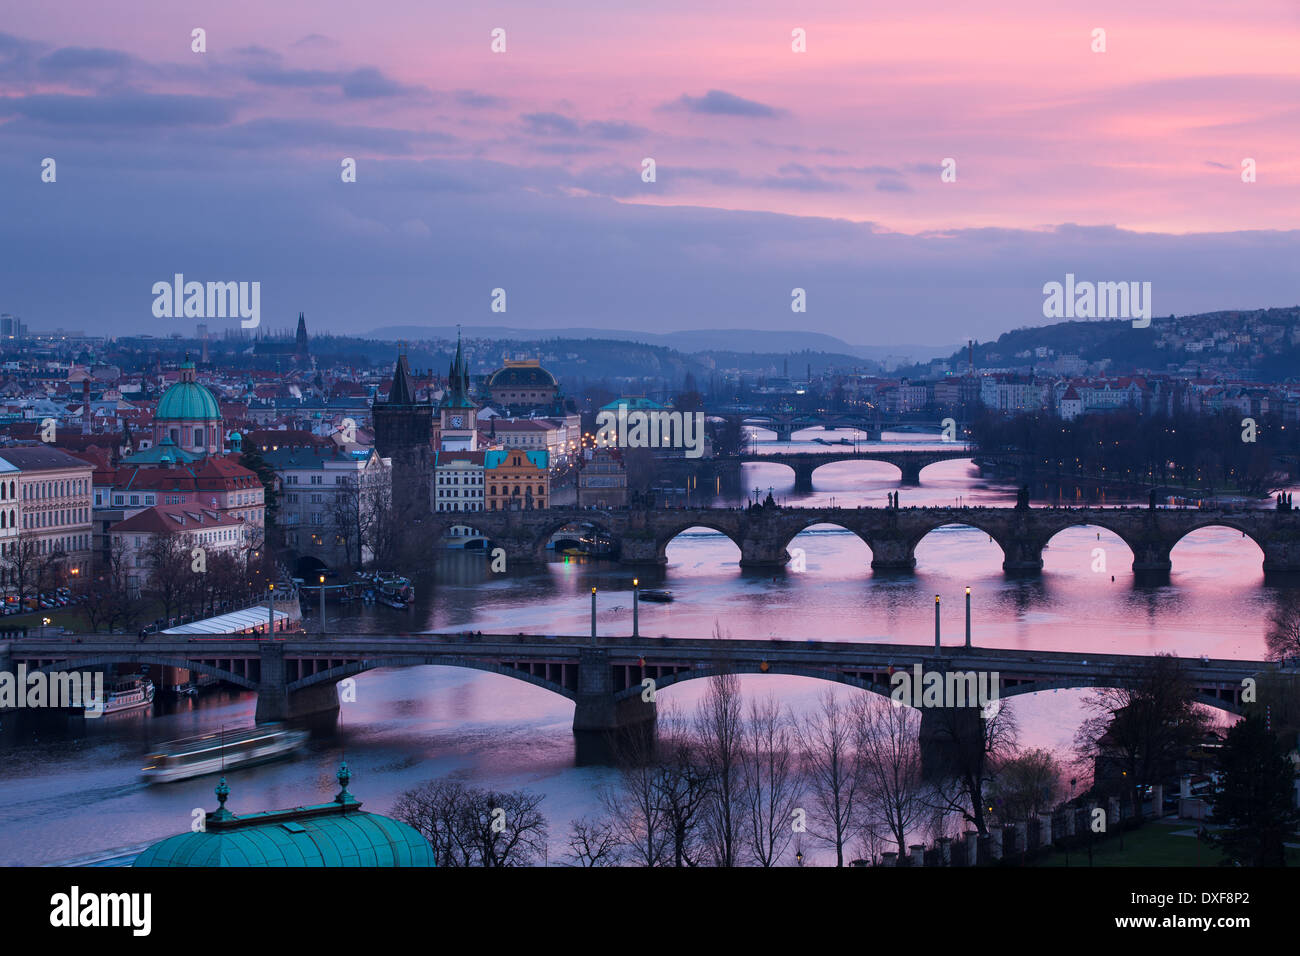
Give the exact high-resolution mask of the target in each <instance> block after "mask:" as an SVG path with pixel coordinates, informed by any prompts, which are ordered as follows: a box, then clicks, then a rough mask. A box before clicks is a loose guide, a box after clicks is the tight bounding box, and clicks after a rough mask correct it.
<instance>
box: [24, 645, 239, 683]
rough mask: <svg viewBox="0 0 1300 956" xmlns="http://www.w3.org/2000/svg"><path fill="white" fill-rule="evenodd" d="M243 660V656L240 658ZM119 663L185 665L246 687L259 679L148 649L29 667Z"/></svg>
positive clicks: (90, 667)
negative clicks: (138, 652) (141, 651)
mask: <svg viewBox="0 0 1300 956" xmlns="http://www.w3.org/2000/svg"><path fill="white" fill-rule="evenodd" d="M239 659H240V660H242V659H243V658H239ZM118 664H148V665H149V666H150V667H154V666H157V667H183V668H185V669H186V670H191V671H195V672H197V673H199V674H209V675H211V676H213V677H215V678H217V679H218V680H224V681H229V682H230V683H232V684H236V685H238V686H239V687H243V688H245V689H246V690H256V689H257V681H255V680H252V679H251V678H248V677H245V676H243V675H242V674H236V673H235V672H234V671H228V670H226V669H225V668H223V667H217V666H215V665H212V664H207V663H204V662H203V661H196V660H187V659H186V658H183V657H169V656H166V655H160V654H150V653H148V652H145V653H141V654H97V655H94V656H91V657H77V658H76V659H74V660H65V661H55V662H54V663H52V664H44V665H42V666H41V667H37V668H28V673H31V674H36V673H40V674H49V673H53V672H54V671H79V670H98V669H101V668H109V667H114V666H116V665H118Z"/></svg>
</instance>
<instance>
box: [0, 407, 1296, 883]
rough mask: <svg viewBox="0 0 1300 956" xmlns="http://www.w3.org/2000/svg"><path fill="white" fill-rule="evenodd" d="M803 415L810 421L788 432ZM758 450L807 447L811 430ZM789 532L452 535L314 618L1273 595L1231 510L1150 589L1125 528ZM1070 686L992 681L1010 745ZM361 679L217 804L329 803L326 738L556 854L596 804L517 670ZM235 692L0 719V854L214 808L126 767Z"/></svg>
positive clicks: (123, 831) (1061, 717)
mask: <svg viewBox="0 0 1300 956" xmlns="http://www.w3.org/2000/svg"><path fill="white" fill-rule="evenodd" d="M814 434H815V435H818V436H820V435H822V434H823V433H821V432H816V433H805V435H807V436H809V437H811V436H812V435H814ZM844 434H850V433H847V432H846V433H844ZM826 437H828V438H834V437H838V436H837V435H834V434H831V433H826ZM893 437H898V438H903V437H905V436H893ZM909 444H917V445H918V447H920V445H919V444H918V443H909ZM764 447H767V448H770V449H772V450H775V449H777V448H782V449H787V448H794V449H797V450H818V449H819V448H821V446H818V445H816V444H813V443H811V442H807V441H796V442H793V443H786V444H783V445H780V446H778V445H776V444H775V443H772V444H769V445H766V446H764ZM897 447H907V446H906V445H900V446H897ZM821 450H829V449H824V448H821ZM744 469H745V470H744V487H745V488H747V489H753V488H755V487H757V488H760V489H761V490H762V493H763V494H766V493H767V490H768V489H769V488H771V489H772V490H773V493H774V494H775V495H776V497H778V498H783V499H788V500H789V501H790V503H791V504H795V505H829V504H831V503H832V498H833V499H834V503H835V504H839V505H843V506H844V507H856V506H857V505H859V504H863V505H883V504H884V503H885V495H886V493H887V492H889V491H892V490H895V489H896V488H897V481H898V472H897V469H895V468H893V467H891V466H889V465H886V464H883V463H870V462H842V463H836V464H831V465H826V466H823V467H822V468H821V469H820V470H819V471H818V472H817V473H816V475H815V477H814V484H815V488H816V490H815V491H814V492H813V493H812V494H810V495H803V496H795V494H794V492H793V483H794V478H793V474H792V473H791V472H790V471H789V470H788V469H786V468H783V467H781V466H778V465H764V464H761V463H759V464H753V465H746V466H744ZM902 495H903V499H902V500H903V504H904V506H907V505H910V504H916V505H948V504H953V503H955V501H956V499H957V498H958V497H959V496H960V497H961V498H962V499H963V502H964V503H965V504H970V505H981V504H982V505H999V506H1006V505H1012V504H1014V502H1015V489H1014V488H1011V487H1009V486H1003V485H995V484H988V483H985V482H982V481H981V480H980V479H979V478H978V477H977V476H976V474H975V471H974V468H973V466H972V465H971V464H970V462H969V461H949V462H942V463H939V464H936V465H932V466H931V467H929V468H928V469H926V471H925V472H924V474H923V475H922V485H921V487H919V488H905V489H902ZM725 503H728V504H731V503H734V502H725ZM1099 534H1100V538H1099V537H1098V535H1099ZM1099 546H1100V547H1102V548H1104V549H1105V553H1106V561H1107V568H1106V572H1105V573H1095V572H1093V571H1092V564H1093V554H1092V552H1093V549H1094V548H1096V547H1099ZM791 547H792V548H795V547H797V548H802V549H803V550H804V552H805V554H806V565H807V570H806V571H804V572H803V573H795V572H791V571H785V572H779V573H777V574H775V575H774V574H773V573H772V572H771V571H768V572H749V571H742V570H741V569H740V568H739V566H738V561H739V558H740V554H739V550H738V549H737V548H736V547H735V545H733V544H732V543H731V542H730V541H728V540H727V539H726V538H724V537H722V536H721V535H718V534H716V533H713V532H708V531H704V530H702V529H700V530H696V531H691V532H687V533H686V534H683V535H681V536H679V537H678V538H677V539H676V540H675V541H674V542H673V543H672V544H671V545H670V546H669V549H668V559H669V563H668V566H667V567H666V568H664V569H662V570H647V569H645V568H641V569H637V570H636V571H633V570H631V569H623V568H619V567H618V566H617V565H614V564H610V563H607V562H594V563H588V562H581V561H569V562H567V563H566V562H564V561H558V562H555V563H552V564H549V565H547V566H545V567H534V568H532V569H528V570H523V569H516V570H512V571H511V572H510V573H509V574H506V575H492V574H490V573H489V571H488V567H487V561H486V560H485V559H484V558H483V557H482V556H481V555H475V554H463V553H462V554H456V553H451V554H444V555H443V556H442V557H441V560H440V562H439V564H438V566H437V568H436V570H434V571H433V572H432V574H431V575H430V576H429V578H428V579H427V580H426V581H424V582H422V586H421V588H420V590H419V599H418V602H417V604H416V606H415V607H413V608H411V609H409V610H407V611H404V612H399V611H393V610H391V609H388V608H383V607H380V608H364V609H363V608H357V609H356V610H350V609H340V608H339V607H337V606H331V607H329V608H328V609H327V611H328V614H329V617H330V621H331V629H337V630H342V629H345V628H346V629H350V630H355V631H366V632H380V633H382V632H396V631H408V632H414V631H420V630H460V629H473V630H482V631H484V632H494V631H495V632H502V631H504V632H516V631H525V632H531V633H539V634H585V633H587V632H588V629H589V626H590V623H589V613H590V612H589V608H590V605H589V595H590V590H591V587H592V585H593V584H594V585H596V586H597V587H598V588H600V591H601V595H600V606H599V613H598V616H597V617H598V627H599V628H600V630H601V631H602V632H603V633H630V631H631V608H630V587H631V579H632V577H633V576H634V574H635V575H636V576H638V577H639V578H640V579H641V582H642V584H643V585H651V586H653V585H659V584H662V585H664V586H668V587H671V588H672V589H673V591H674V592H675V594H676V596H677V600H676V602H675V603H673V604H668V605H659V604H650V603H643V604H642V605H641V631H642V633H643V634H647V635H660V634H666V635H670V636H674V637H702V636H708V635H710V634H711V633H713V631H714V629H715V628H718V629H720V630H721V631H722V632H723V634H724V635H729V636H734V637H737V638H742V637H743V638H754V637H768V636H770V637H779V638H803V637H817V638H820V639H824V640H830V639H842V640H871V641H892V642H896V643H899V644H929V643H931V642H932V641H933V626H934V625H933V614H934V610H933V607H934V605H933V595H934V594H936V593H938V594H940V595H941V596H942V597H943V599H944V609H943V614H942V627H943V631H944V634H945V640H949V641H952V642H954V643H960V642H961V641H962V640H963V634H964V611H963V603H962V602H963V596H964V589H965V587H966V586H967V585H969V586H970V587H971V588H972V591H973V594H974V615H973V627H972V634H973V640H974V642H975V643H976V644H982V645H985V646H997V647H1010V648H1039V649H1059V650H1085V651H1086V650H1095V651H1115V652H1126V653H1144V654H1147V653H1154V652H1156V651H1171V652H1176V653H1178V654H1179V655H1182V656H1189V657H1194V656H1199V655H1201V654H1207V655H1209V656H1212V657H1256V658H1257V657H1262V656H1263V655H1264V645H1263V633H1264V630H1265V627H1266V622H1267V619H1268V617H1269V615H1270V613H1271V612H1272V610H1273V608H1274V607H1275V606H1276V605H1277V603H1278V602H1279V601H1281V600H1283V599H1284V598H1285V597H1286V591H1285V590H1284V589H1282V588H1280V587H1277V586H1275V585H1272V584H1270V585H1265V583H1264V578H1263V572H1262V571H1261V570H1260V567H1261V562H1262V560H1263V555H1262V554H1261V552H1260V550H1259V548H1258V547H1257V546H1256V545H1255V544H1254V543H1252V542H1251V541H1250V540H1249V539H1245V538H1243V537H1242V536H1241V534H1240V533H1239V532H1235V531H1231V530H1229V529H1214V528H1212V529H1203V530H1201V531H1198V532H1196V533H1195V534H1192V535H1190V536H1188V537H1187V538H1185V539H1184V540H1183V541H1182V542H1181V543H1180V544H1179V545H1178V546H1177V547H1176V548H1175V549H1174V552H1173V573H1172V575H1171V579H1170V583H1169V584H1168V585H1165V586H1159V587H1149V586H1137V585H1135V583H1134V581H1133V578H1132V575H1131V573H1130V571H1129V566H1130V564H1131V555H1130V554H1129V551H1128V549H1127V548H1126V547H1125V546H1124V545H1123V543H1122V542H1121V541H1120V540H1119V539H1118V538H1116V537H1115V536H1114V535H1112V534H1110V533H1108V532H1106V531H1099V530H1098V529H1095V528H1076V529H1072V530H1070V531H1066V532H1062V533H1061V534H1059V535H1057V536H1056V537H1055V538H1053V539H1052V541H1051V546H1050V548H1049V549H1048V551H1047V552H1046V553H1045V555H1044V560H1045V565H1046V566H1045V568H1044V570H1043V574H1042V576H1041V577H1039V578H1037V579H1028V580H1014V579H1008V578H1006V577H1004V575H1003V573H1002V570H1001V562H1002V554H1001V550H1000V549H999V548H998V546H997V545H996V544H993V543H992V542H990V541H989V539H988V536H987V535H985V534H983V533H981V532H979V531H977V530H974V529H970V528H961V527H950V528H942V529H939V530H938V531H936V532H934V533H932V534H931V535H929V536H928V537H927V538H925V540H924V541H922V542H921V544H920V545H919V546H918V547H917V568H916V571H915V573H914V574H911V575H896V574H891V575H874V574H873V573H872V571H871V568H870V560H871V556H870V551H869V549H868V548H867V546H866V545H865V544H864V543H863V542H862V541H861V540H860V539H858V538H857V537H855V536H854V535H852V534H850V533H848V532H846V531H843V530H842V529H836V528H834V527H828V526H820V527H815V528H811V529H809V530H807V531H805V532H804V533H803V534H801V535H799V537H798V538H796V539H795V540H794V542H792V544H791ZM1112 574H1113V575H1114V580H1113V581H1112V580H1111V576H1112ZM742 686H743V688H744V690H745V692H746V693H747V694H766V693H768V692H772V693H775V694H777V695H778V696H779V697H780V698H781V699H782V700H783V701H785V702H787V703H788V704H789V705H790V706H791V708H792V709H793V710H795V711H796V712H801V711H803V710H804V709H806V708H807V707H809V706H810V705H811V704H813V703H815V701H816V698H817V697H818V695H819V694H821V693H822V691H823V690H824V688H825V687H826V686H827V685H824V684H822V683H820V682H817V681H812V680H808V679H804V678H795V677H761V676H752V677H744V678H742ZM702 690H703V683H702V682H687V683H685V684H683V685H681V686H677V687H671V688H668V689H667V690H665V691H663V692H661V694H660V696H659V701H660V706H661V708H662V707H664V706H668V707H670V708H677V709H683V710H684V709H689V708H690V707H692V706H693V704H694V702H695V700H696V699H697V697H698V695H699V694H700V693H701V692H702ZM846 692H847V691H846ZM1085 694H1086V692H1084V691H1055V692H1050V693H1043V694H1039V695H1031V696H1023V697H1017V698H1016V699H1015V700H1014V701H1012V702H1011V704H1010V706H1011V707H1012V708H1013V710H1014V711H1015V713H1016V715H1017V718H1018V721H1019V724H1020V728H1021V743H1022V745H1023V746H1042V747H1048V748H1051V749H1054V750H1057V751H1060V752H1062V753H1066V752H1068V750H1069V748H1070V742H1071V740H1072V738H1073V735H1074V732H1075V729H1076V727H1077V726H1078V724H1079V721H1080V720H1081V719H1082V709H1081V705H1080V701H1081V699H1082V698H1083V697H1084V696H1085ZM357 696H358V700H357V702H356V703H355V704H347V705H345V706H344V708H343V709H342V712H341V719H340V726H339V729H338V732H337V733H334V734H327V735H318V736H316V737H314V738H313V741H312V744H311V746H310V748H309V750H308V751H307V752H305V753H304V754H302V755H300V756H298V757H297V758H295V759H292V760H289V761H283V762H280V763H277V764H271V765H267V766H263V767H255V768H249V769H244V770H237V771H234V772H232V773H231V774H230V775H229V777H228V782H229V784H230V787H231V797H230V801H229V806H230V807H231V809H233V810H235V812H241V811H252V810H262V809H269V808H276V807H288V806H296V805H299V804H304V803H312V802H320V801H323V800H327V799H329V798H330V797H332V796H333V794H334V793H335V792H336V790H337V784H336V782H335V781H334V779H333V774H334V771H335V769H336V767H337V764H338V761H339V759H340V755H341V754H343V753H344V752H346V756H347V760H348V763H349V765H350V766H351V768H352V770H353V774H354V779H353V781H352V784H351V787H350V789H351V790H352V792H353V793H354V794H356V796H357V797H358V798H359V799H361V800H362V801H363V802H365V803H366V805H367V807H368V808H369V809H372V810H376V811H379V812H385V811H387V810H389V809H390V808H391V806H392V804H393V802H394V800H395V799H396V797H397V795H398V794H400V793H401V792H402V791H403V790H405V789H407V788H409V787H413V786H415V785H417V784H419V783H422V782H424V781H426V780H429V779H431V778H434V777H439V776H445V775H459V776H461V777H463V778H465V779H466V780H472V781H474V782H476V783H479V784H483V785H492V786H498V787H528V788H531V789H534V790H536V791H538V792H541V793H544V794H545V795H546V799H545V801H544V803H543V804H542V807H543V810H544V811H545V813H546V815H547V817H548V819H549V820H550V822H551V827H552V853H553V856H554V855H558V854H559V853H560V852H561V850H562V848H563V844H564V841H565V838H566V836H567V831H568V821H569V820H571V819H572V818H574V817H577V816H580V815H582V814H584V813H590V812H592V811H593V810H594V809H595V801H594V799H593V792H594V790H595V788H596V787H597V786H598V785H599V784H600V783H603V782H606V781H609V780H611V779H612V778H613V774H612V773H611V772H610V771H609V770H607V769H604V768H592V767H575V766H574V750H573V741H572V736H571V734H570V723H571V720H572V715H573V705H572V704H571V703H570V702H569V701H567V700H564V699H561V698H559V697H556V696H553V695H551V694H550V693H548V692H547V691H544V690H542V689H540V688H537V687H533V686H532V685H529V684H524V683H522V682H519V681H514V680H511V679H510V678H507V677H502V676H498V675H491V674H483V673H479V672H475V671H465V670H459V669H456V668H441V667H427V668H423V667H422V668H411V669H405V670H386V671H372V672H369V673H367V674H364V675H362V676H361V677H359V678H358V680H357ZM254 707H255V699H254V698H253V696H252V695H251V694H245V693H236V692H233V691H218V692H216V693H210V694H207V695H205V696H203V697H201V698H199V699H198V700H197V701H194V700H190V701H183V702H180V703H170V702H162V703H159V704H157V705H156V708H157V709H156V712H155V713H153V714H148V713H135V714H123V715H119V716H116V717H110V718H105V719H102V720H99V721H68V720H65V719H63V718H59V717H57V716H54V715H44V716H43V717H42V719H40V720H33V719H31V716H30V715H26V714H25V715H22V717H21V719H20V718H19V717H18V716H16V715H9V716H5V717H3V718H0V747H2V748H3V749H2V751H0V757H2V759H0V863H4V864H16V863H29V864H37V863H50V862H58V861H66V860H71V859H78V858H85V857H87V856H95V855H108V854H109V853H111V852H112V851H114V850H118V849H121V848H127V847H134V846H138V845H140V844H146V843H148V842H151V841H153V840H157V839H160V838H162V837H165V836H168V835H171V834H173V833H178V832H181V831H184V830H187V829H188V828H189V824H190V819H191V811H192V809H193V808H195V807H205V808H209V809H211V808H212V807H214V806H215V805H216V801H215V797H213V795H212V788H213V787H214V786H215V784H216V778H213V777H204V778H199V779H197V780H190V781H184V782H180V783H175V784H168V785H164V786H152V787H151V786H145V785H143V784H141V783H140V782H139V781H138V777H137V774H138V770H139V768H140V767H141V766H142V765H143V763H144V760H143V758H144V755H145V754H146V753H147V752H148V751H149V749H150V748H151V746H152V745H153V744H155V743H157V742H160V741H164V740H170V739H174V738H177V737H183V736H189V735H192V734H197V733H201V732H205V731H209V730H215V729H217V728H218V727H220V726H226V727H238V726H245V725H248V724H251V723H252V720H253V712H254Z"/></svg>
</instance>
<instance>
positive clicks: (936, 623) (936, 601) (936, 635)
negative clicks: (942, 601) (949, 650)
mask: <svg viewBox="0 0 1300 956" xmlns="http://www.w3.org/2000/svg"><path fill="white" fill-rule="evenodd" d="M934 650H935V653H936V654H937V653H938V652H939V595H937V594H936V595H935V596H934Z"/></svg>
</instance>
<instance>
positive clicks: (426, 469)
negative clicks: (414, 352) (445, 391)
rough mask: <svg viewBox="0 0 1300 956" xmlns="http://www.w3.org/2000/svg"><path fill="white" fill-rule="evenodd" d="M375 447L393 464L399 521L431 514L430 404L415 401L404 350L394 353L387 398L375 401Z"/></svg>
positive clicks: (431, 421) (394, 501) (395, 511)
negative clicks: (394, 361)
mask: <svg viewBox="0 0 1300 956" xmlns="http://www.w3.org/2000/svg"><path fill="white" fill-rule="evenodd" d="M372 412H373V414H374V419H375V449H376V450H377V451H378V452H379V454H380V455H381V456H382V457H384V458H388V459H390V460H391V461H392V464H393V510H394V513H395V515H396V516H397V517H398V519H399V520H409V521H416V520H421V519H423V518H425V517H427V516H428V515H429V514H431V513H432V509H431V507H430V502H429V491H430V488H431V486H432V483H433V451H432V445H431V443H430V439H431V438H432V435H433V404H432V403H431V402H417V401H416V400H415V386H414V383H413V381H412V377H411V368H410V365H408V364H407V360H406V350H405V348H403V349H402V350H401V351H400V352H399V353H398V355H397V368H396V369H395V370H394V371H393V384H392V387H391V388H389V390H388V400H387V401H384V402H380V401H376V402H375V404H374V407H373V409H372ZM399 526H400V525H399Z"/></svg>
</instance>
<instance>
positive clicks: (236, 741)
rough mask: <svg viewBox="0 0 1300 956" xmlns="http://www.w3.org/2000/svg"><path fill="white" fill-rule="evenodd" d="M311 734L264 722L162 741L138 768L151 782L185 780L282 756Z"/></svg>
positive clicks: (293, 749) (297, 748)
mask: <svg viewBox="0 0 1300 956" xmlns="http://www.w3.org/2000/svg"><path fill="white" fill-rule="evenodd" d="M309 736H311V735H310V734H309V733H307V731H305V730H289V729H287V728H285V727H283V726H281V725H279V724H263V725H262V726H260V727H251V728H248V729H245V730H236V731H232V732H230V733H225V734H222V733H213V734H205V735H203V736H202V737H192V738H190V739H188V740H177V741H172V742H171V743H168V744H164V745H163V747H162V749H161V751H160V752H159V753H155V754H152V755H150V758H149V760H150V763H149V766H147V767H145V768H143V769H142V770H141V771H140V774H141V776H142V777H144V779H145V780H147V781H149V782H150V783H167V782H168V781H171V780H186V779H188V778H190V777H199V776H202V775H203V774H207V773H217V772H218V771H222V770H229V769H231V768H233V767H247V766H250V765H251V764H255V763H265V762H266V761H268V760H275V759H277V758H279V757H285V756H288V755H289V754H291V753H293V752H294V751H296V750H299V749H300V748H302V747H303V745H304V744H306V743H307V738H308V737H309Z"/></svg>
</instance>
